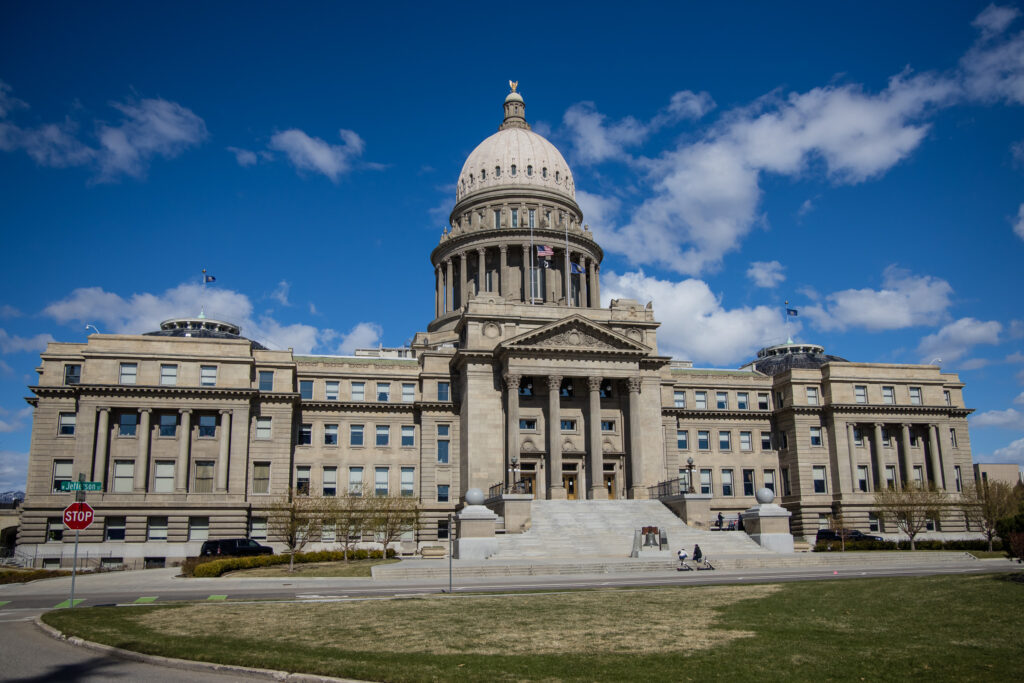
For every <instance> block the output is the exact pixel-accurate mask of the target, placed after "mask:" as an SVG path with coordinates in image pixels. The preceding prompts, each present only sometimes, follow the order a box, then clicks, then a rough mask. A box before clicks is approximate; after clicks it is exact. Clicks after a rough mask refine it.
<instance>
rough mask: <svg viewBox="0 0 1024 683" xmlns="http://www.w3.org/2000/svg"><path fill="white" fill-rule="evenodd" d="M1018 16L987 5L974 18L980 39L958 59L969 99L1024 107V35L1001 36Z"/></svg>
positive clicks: (1014, 10)
mask: <svg viewBox="0 0 1024 683" xmlns="http://www.w3.org/2000/svg"><path fill="white" fill-rule="evenodd" d="M1019 14H1020V12H1019V11H1018V10H1016V9H1010V8H998V7H995V6H993V5H990V6H989V7H988V8H987V9H985V10H984V11H983V12H982V13H981V14H979V15H978V18H977V19H975V22H974V25H975V26H977V27H978V28H980V29H981V37H980V39H979V41H978V42H977V43H976V44H975V45H974V46H973V47H971V49H970V50H968V51H967V54H965V55H964V56H963V58H962V59H961V60H960V72H961V75H962V79H963V87H964V89H965V91H966V93H967V95H968V96H969V97H972V98H974V99H977V100H980V101H982V102H994V101H1000V100H1005V101H1007V102H1011V103H1017V104H1024V33H1017V34H1015V35H1008V36H1006V35H1003V34H1004V32H1005V30H1006V28H1007V27H1008V26H1009V25H1010V24H1011V23H1012V22H1013V21H1014V20H1015V19H1016V18H1017V16H1018V15H1019ZM997 37H1001V40H1000V39H997Z"/></svg>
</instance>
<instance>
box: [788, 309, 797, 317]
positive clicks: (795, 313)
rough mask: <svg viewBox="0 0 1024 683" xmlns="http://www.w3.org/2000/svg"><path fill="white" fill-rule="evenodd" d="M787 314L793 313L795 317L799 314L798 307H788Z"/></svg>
mask: <svg viewBox="0 0 1024 683" xmlns="http://www.w3.org/2000/svg"><path fill="white" fill-rule="evenodd" d="M786 315H792V316H794V317H795V316H796V315H797V312H796V309H795V308H787V309H786Z"/></svg>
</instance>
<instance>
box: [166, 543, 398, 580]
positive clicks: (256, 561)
mask: <svg viewBox="0 0 1024 683" xmlns="http://www.w3.org/2000/svg"><path fill="white" fill-rule="evenodd" d="M387 556H388V557H394V556H395V551H394V550H393V549H391V548H388V555H387ZM382 557H383V553H382V552H381V551H380V550H363V549H359V550H353V551H349V554H348V558H349V559H350V560H371V559H381V558H382ZM193 559H198V560H200V561H199V562H198V563H197V564H196V565H194V566H193V569H192V574H191V575H192V576H197V577H200V578H210V577H216V576H222V575H223V574H226V573H227V572H233V571H237V570H239V569H254V568H256V567H270V566H272V565H276V564H288V561H289V559H290V558H289V556H288V555H255V556H252V557H225V558H223V559H220V560H205V561H204V558H189V560H187V561H186V562H188V561H191V560H193ZM344 559H345V554H344V553H343V552H341V551H340V550H318V551H316V552H311V553H296V554H295V563H296V564H303V563H306V562H341V561H342V560H344Z"/></svg>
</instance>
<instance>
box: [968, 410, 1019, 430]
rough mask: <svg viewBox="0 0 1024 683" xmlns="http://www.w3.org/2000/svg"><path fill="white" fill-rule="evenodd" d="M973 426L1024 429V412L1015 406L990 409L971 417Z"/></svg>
mask: <svg viewBox="0 0 1024 683" xmlns="http://www.w3.org/2000/svg"><path fill="white" fill-rule="evenodd" d="M971 426H972V427H1002V428H1004V429H1024V413H1021V412H1019V411H1017V410H1016V409H1015V408H1007V409H1006V410H989V411H988V412H984V413H979V414H978V415H975V416H974V417H972V418H971Z"/></svg>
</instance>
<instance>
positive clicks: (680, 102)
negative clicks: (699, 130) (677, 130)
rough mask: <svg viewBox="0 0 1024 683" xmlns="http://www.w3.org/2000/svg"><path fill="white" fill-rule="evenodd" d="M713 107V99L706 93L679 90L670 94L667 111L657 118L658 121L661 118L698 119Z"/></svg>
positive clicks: (672, 119)
mask: <svg viewBox="0 0 1024 683" xmlns="http://www.w3.org/2000/svg"><path fill="white" fill-rule="evenodd" d="M714 108H715V101H714V100H713V99H711V95H709V94H708V93H706V92H700V93H695V92H692V91H690V90H680V91H679V92H677V93H676V94H675V95H673V96H672V98H671V99H670V100H669V103H668V109H667V111H666V112H664V113H663V114H662V115H661V117H660V119H657V120H658V121H659V122H660V121H661V120H667V121H676V120H681V119H699V118H701V117H702V116H704V115H705V114H707V113H708V112H709V111H711V110H712V109H714Z"/></svg>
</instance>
